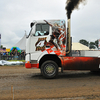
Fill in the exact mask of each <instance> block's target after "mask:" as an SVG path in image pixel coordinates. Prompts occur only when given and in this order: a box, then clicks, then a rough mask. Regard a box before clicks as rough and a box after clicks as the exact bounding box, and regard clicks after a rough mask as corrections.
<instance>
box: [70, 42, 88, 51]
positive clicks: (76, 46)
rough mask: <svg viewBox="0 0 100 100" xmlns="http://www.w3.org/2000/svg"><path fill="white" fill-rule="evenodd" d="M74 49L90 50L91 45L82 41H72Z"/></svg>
mask: <svg viewBox="0 0 100 100" xmlns="http://www.w3.org/2000/svg"><path fill="white" fill-rule="evenodd" d="M72 50H90V49H89V47H87V46H85V45H83V44H81V43H72Z"/></svg>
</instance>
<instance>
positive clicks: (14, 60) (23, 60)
mask: <svg viewBox="0 0 100 100" xmlns="http://www.w3.org/2000/svg"><path fill="white" fill-rule="evenodd" d="M8 61H22V62H25V60H8Z"/></svg>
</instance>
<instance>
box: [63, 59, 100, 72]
mask: <svg viewBox="0 0 100 100" xmlns="http://www.w3.org/2000/svg"><path fill="white" fill-rule="evenodd" d="M62 59H63V62H62V63H63V67H64V70H99V64H100V58H98V57H62Z"/></svg>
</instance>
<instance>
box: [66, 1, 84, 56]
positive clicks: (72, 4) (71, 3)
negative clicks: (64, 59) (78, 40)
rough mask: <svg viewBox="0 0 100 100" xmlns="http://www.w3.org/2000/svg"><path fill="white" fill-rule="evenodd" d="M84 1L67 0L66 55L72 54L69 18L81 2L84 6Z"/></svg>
mask: <svg viewBox="0 0 100 100" xmlns="http://www.w3.org/2000/svg"><path fill="white" fill-rule="evenodd" d="M85 1H86V0H67V2H66V4H67V6H66V7H65V9H66V11H67V18H68V28H67V43H66V44H67V46H66V55H67V56H71V55H72V53H71V51H72V49H71V48H72V38H71V34H70V18H71V13H72V11H73V10H74V9H78V5H79V4H80V3H81V2H83V3H84V4H85Z"/></svg>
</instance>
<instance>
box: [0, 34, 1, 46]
mask: <svg viewBox="0 0 100 100" xmlns="http://www.w3.org/2000/svg"><path fill="white" fill-rule="evenodd" d="M0 48H1V34H0Z"/></svg>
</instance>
